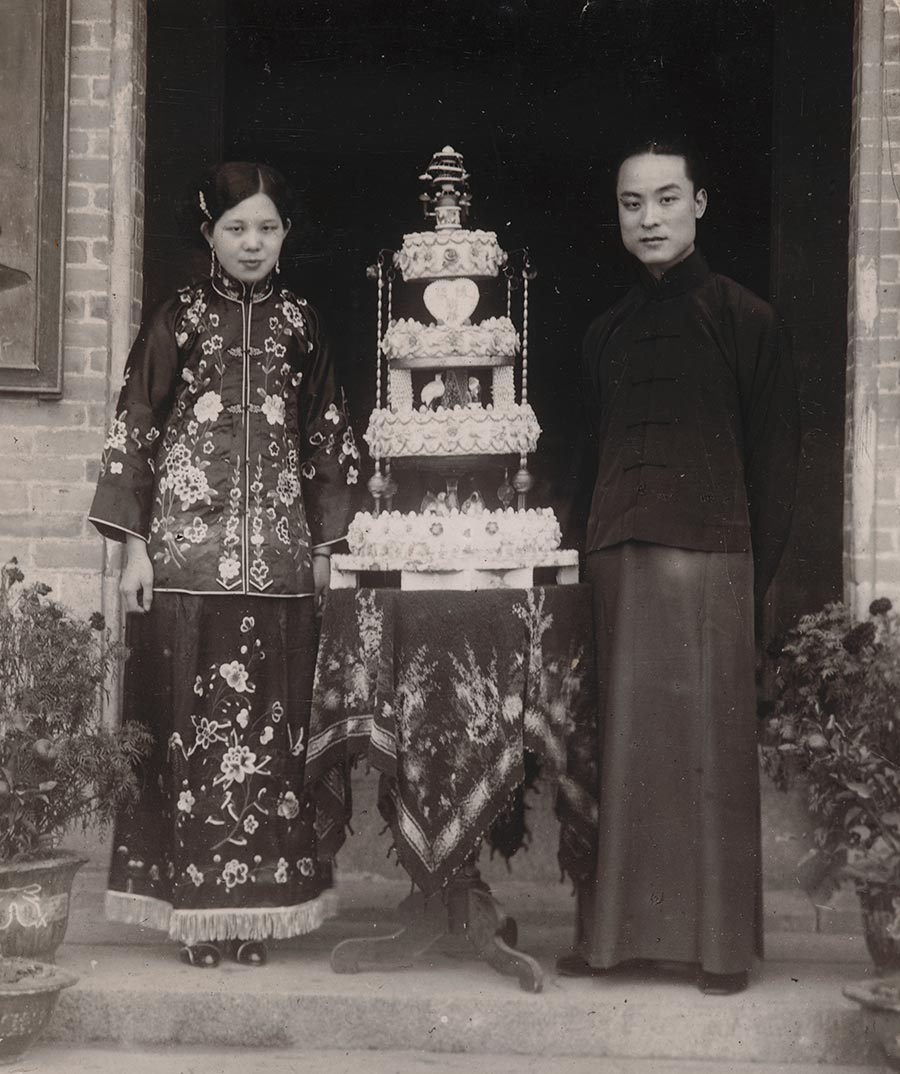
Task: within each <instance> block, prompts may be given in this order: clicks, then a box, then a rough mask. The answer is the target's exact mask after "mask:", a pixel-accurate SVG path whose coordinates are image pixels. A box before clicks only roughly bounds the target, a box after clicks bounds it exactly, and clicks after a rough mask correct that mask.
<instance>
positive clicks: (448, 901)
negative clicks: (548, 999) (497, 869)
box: [331, 860, 543, 992]
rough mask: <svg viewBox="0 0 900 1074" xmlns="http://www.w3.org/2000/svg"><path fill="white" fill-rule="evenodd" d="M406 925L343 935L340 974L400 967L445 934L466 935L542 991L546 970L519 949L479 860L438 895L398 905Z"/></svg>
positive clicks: (337, 961) (335, 960) (497, 963)
mask: <svg viewBox="0 0 900 1074" xmlns="http://www.w3.org/2000/svg"><path fill="white" fill-rule="evenodd" d="M399 912H400V916H401V920H404V921H405V922H406V924H405V925H404V927H403V928H402V929H400V930H399V931H398V932H395V933H392V934H391V935H390V936H377V937H371V936H367V937H363V938H360V939H350V940H344V941H342V942H341V943H339V944H338V945H337V946H336V947H335V948H334V950H333V951H332V952H331V968H332V969H333V970H334V972H335V973H359V972H361V971H363V970H376V969H381V970H384V969H399V968H401V967H403V966H408V965H410V964H411V963H412V962H413V961H414V960H415V959H416V958H418V957H419V956H420V955H424V954H425V953H426V952H427V951H428V950H429V949H430V948H432V947H433V946H434V945H435V944H436V943H437V942H438V941H439V940H443V939H444V938H445V937H450V938H451V942H452V938H455V937H461V938H463V940H464V942H466V943H467V944H468V945H469V946H471V947H472V948H474V950H475V953H476V954H477V955H478V957H479V958H481V959H482V960H483V961H485V962H487V963H488V965H490V966H492V967H493V968H494V969H495V970H496V971H497V972H498V973H502V974H506V975H508V976H511V977H518V979H519V987H520V988H521V989H522V990H523V991H524V992H540V991H541V988H542V987H543V971H542V970H541V967H540V964H539V963H538V961H537V960H536V959H534V958H532V957H531V956H530V955H526V954H525V953H524V952H522V951H516V950H515V944H516V940H517V929H516V923H515V921H514V920H513V918H511V917H507V916H506V914H505V913H504V912H503V910H502V909H501V907H500V905H499V903H498V902H497V901H496V900H495V899H494V897H493V896H492V895H491V892H490V889H489V888H488V886H487V884H485V883H484V881H483V880H482V879H481V874H480V873H479V872H478V868H477V867H476V865H475V864H474V860H472V861H470V862H469V863H467V864H466V865H465V866H464V867H463V868H462V869H460V870H459V872H458V873H457V874H456V875H455V876H454V877H453V879H452V880H451V881H450V882H449V884H448V885H447V887H446V888H445V889H444V890H443V891H441V892H438V893H436V894H434V895H431V896H425V895H423V894H421V893H416V894H414V895H410V896H409V898H407V899H404V901H403V902H402V903H401V904H400V908H399Z"/></svg>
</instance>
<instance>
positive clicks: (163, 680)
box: [106, 593, 334, 944]
mask: <svg viewBox="0 0 900 1074" xmlns="http://www.w3.org/2000/svg"><path fill="white" fill-rule="evenodd" d="M126 640H127V643H128V646H129V648H130V650H131V651H130V656H129V659H128V662H127V664H126V668H125V684H124V718H125V719H131V720H136V721H139V722H140V723H142V724H144V725H145V726H146V727H147V728H148V729H149V730H150V731H151V733H152V735H153V740H154V748H153V752H152V755H151V756H150V757H149V758H148V759H147V760H146V762H145V763H144V764H143V766H142V769H141V772H140V780H141V796H140V800H139V802H138V804H137V806H136V807H135V808H134V809H133V810H132V811H130V812H123V814H122V815H120V816H119V817H118V818H117V821H116V824H115V832H114V841H113V854H112V865H111V868H110V875H109V888H108V891H107V896H106V912H107V916H108V917H109V918H111V919H113V920H118V921H126V922H132V923H140V924H143V925H146V926H148V927H151V928H157V929H163V930H166V931H167V932H168V934H169V936H170V937H171V938H172V939H174V940H178V941H180V942H182V943H188V944H191V943H198V942H200V941H204V940H207V941H214V940H229V939H259V940H264V939H269V938H284V937H288V936H295V935H298V934H299V933H304V932H309V931H311V930H312V929H315V928H317V927H318V926H319V925H320V924H321V923H322V921H323V920H324V919H325V918H326V917H328V916H331V914H332V913H333V912H334V906H333V893H332V892H331V890H330V888H331V884H332V878H331V868H330V866H329V865H328V864H326V863H321V862H319V861H318V858H317V854H316V836H315V808H314V806H313V804H312V802H311V801H309V800H308V798H307V797H306V796H305V795H304V793H303V762H304V752H305V749H306V738H307V733H308V727H309V711H310V700H311V695H312V683H313V675H314V671H315V657H316V626H315V617H314V610H313V602H312V601H311V600H307V599H304V598H284V599H281V598H273V597H241V596H224V595H223V596H215V597H201V596H194V595H189V594H178V593H157V594H155V596H154V601H153V608H152V610H151V611H150V612H148V613H147V614H146V615H144V616H137V615H132V616H129V623H128V631H127V639H126Z"/></svg>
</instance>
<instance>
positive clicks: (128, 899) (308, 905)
mask: <svg viewBox="0 0 900 1074" xmlns="http://www.w3.org/2000/svg"><path fill="white" fill-rule="evenodd" d="M337 904H338V903H337V896H336V894H335V892H334V891H331V890H328V891H323V892H322V894H321V895H319V896H317V897H316V898H314V899H310V900H309V901H307V902H303V903H298V904H297V905H296V906H261V907H255V908H254V907H241V908H239V909H233V910H232V909H204V910H176V909H174V907H173V906H172V904H171V903H168V902H165V901H163V900H162V899H154V898H151V897H149V896H147V895H129V894H127V893H125V892H123V891H107V892H106V906H105V910H106V917H107V919H108V920H110V921H118V922H121V923H123V924H126V925H141V926H143V927H144V928H150V929H157V930H158V931H160V932H167V933H168V934H169V939H171V940H175V941H177V942H178V943H184V944H195V943H205V942H216V941H219V940H287V939H290V938H291V937H292V936H302V935H305V934H306V933H307V932H313V931H315V929H317V928H319V926H320V925H322V924H323V923H324V922H325V921H327V920H328V919H329V918H331V917H334V916H335V914H336V913H337Z"/></svg>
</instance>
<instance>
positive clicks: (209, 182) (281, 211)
mask: <svg viewBox="0 0 900 1074" xmlns="http://www.w3.org/2000/svg"><path fill="white" fill-rule="evenodd" d="M254 194H267V195H268V196H269V197H270V198H271V199H272V203H273V204H274V206H275V208H276V209H277V210H278V215H279V216H280V217H281V220H282V222H283V223H284V224H287V223H288V221H289V220H290V219H291V214H292V211H293V194H292V191H291V189H290V187H289V186H288V184H287V180H286V179H285V178H284V176H283V175H282V174H281V172H279V171H277V170H276V169H275V168H272V167H270V165H268V164H259V163H256V162H252V161H229V162H227V163H225V164H219V165H217V166H216V167H214V168H210V170H209V171H208V172H206V173H205V174H204V175H203V176H202V177H201V178H200V180H199V182H197V183H195V184H193V185H192V186H191V189H190V190H189V192H188V193H187V195H186V196H185V199H184V204H183V207H182V212H181V214H180V215H181V225H182V229H183V230H184V232H185V237H186V238H187V239H189V240H190V241H191V242H202V237H201V234H200V227H201V225H202V224H204V223H207V224H215V222H216V221H217V220H218V219H219V217H220V216H222V215H223V213H227V212H228V210H229V209H233V208H234V207H235V205H239V204H240V203H241V202H242V201H244V200H246V199H247V198H252V197H253V195H254Z"/></svg>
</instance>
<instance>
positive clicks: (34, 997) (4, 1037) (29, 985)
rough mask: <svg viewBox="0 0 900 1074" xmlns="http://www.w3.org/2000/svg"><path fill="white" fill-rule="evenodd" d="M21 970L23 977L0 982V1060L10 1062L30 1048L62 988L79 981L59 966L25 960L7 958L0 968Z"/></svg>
mask: <svg viewBox="0 0 900 1074" xmlns="http://www.w3.org/2000/svg"><path fill="white" fill-rule="evenodd" d="M16 967H20V968H21V969H22V970H23V971H25V973H26V974H27V975H26V976H23V977H22V978H21V979H20V980H18V981H2V980H0V1061H5V1062H10V1061H12V1060H14V1059H18V1057H19V1056H20V1055H21V1054H22V1053H23V1052H24V1051H25V1050H26V1048H29V1047H30V1046H31V1044H33V1043H34V1041H35V1040H36V1039H37V1037H38V1036H39V1035H40V1034H41V1032H42V1031H43V1029H44V1026H45V1025H46V1024H47V1022H48V1021H49V1020H50V1015H51V1014H52V1013H53V1008H54V1007H55V1006H56V1001H57V999H58V998H59V993H60V992H61V991H62V990H63V989H64V988H69V987H70V985H73V984H75V982H76V981H77V980H78V978H77V977H76V976H75V975H74V974H71V973H68V972H67V971H66V970H61V969H59V967H58V966H54V965H52V964H50V965H48V964H45V963H42V962H30V961H26V960H25V959H7V960H6V961H5V962H3V963H0V969H2V970H5V971H7V972H8V971H9V970H11V969H12V970H15V969H16Z"/></svg>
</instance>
